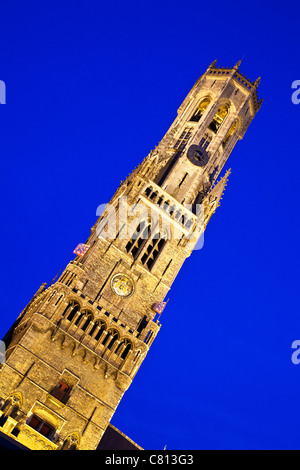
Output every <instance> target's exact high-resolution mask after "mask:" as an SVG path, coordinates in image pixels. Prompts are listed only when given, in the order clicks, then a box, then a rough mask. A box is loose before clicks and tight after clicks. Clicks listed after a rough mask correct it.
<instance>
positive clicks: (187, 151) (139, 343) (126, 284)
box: [0, 62, 261, 450]
mask: <svg viewBox="0 0 300 470" xmlns="http://www.w3.org/2000/svg"><path fill="white" fill-rule="evenodd" d="M239 66H240V63H238V64H236V65H235V66H234V67H233V68H219V67H217V66H216V62H214V63H213V64H211V65H210V67H209V68H208V69H207V70H206V72H205V73H204V74H203V75H202V76H201V77H200V78H199V80H198V81H197V82H196V84H195V85H194V87H193V88H192V90H191V91H190V92H189V94H188V95H187V97H186V99H185V100H184V102H183V103H182V105H181V106H180V108H179V110H178V114H177V117H176V119H175V121H174V122H173V124H172V125H171V127H170V129H169V130H168V131H167V133H166V134H165V136H164V138H163V139H162V141H161V142H160V143H159V145H158V146H157V147H156V148H155V149H154V150H153V151H151V152H150V154H149V155H148V156H147V157H146V158H145V159H144V160H143V162H142V163H141V164H140V165H139V166H138V167H137V168H136V169H135V170H134V171H133V172H132V173H131V174H130V175H129V177H128V178H127V179H126V180H125V181H123V182H122V183H121V185H120V186H119V188H118V189H117V192H116V193H115V195H114V196H113V198H112V200H111V201H110V204H109V205H108V206H107V208H106V209H105V210H104V211H103V213H102V214H101V215H100V218H99V219H98V220H97V222H96V224H95V225H94V227H93V228H92V230H91V234H90V236H89V238H88V239H87V241H86V242H85V244H84V245H83V246H82V247H81V248H82V251H81V252H80V251H78V255H77V256H76V257H75V259H74V260H73V261H71V262H70V263H69V264H68V266H67V267H66V269H65V270H64V271H63V273H62V274H61V276H60V277H59V278H58V279H57V280H56V282H54V283H52V284H51V285H50V286H49V287H48V288H47V286H46V285H42V286H41V288H40V289H39V290H38V291H37V293H36V294H35V295H34V297H33V298H32V300H31V301H30V303H29V304H28V305H27V306H26V308H25V309H24V310H23V312H22V313H21V314H20V316H19V317H18V318H17V320H16V322H15V323H14V325H13V326H12V327H11V329H10V330H9V332H8V333H7V334H6V336H5V337H4V338H3V340H4V342H5V344H6V362H5V363H3V364H2V365H1V373H0V400H1V402H0V410H1V411H0V430H1V431H2V432H4V433H5V434H7V435H9V436H10V437H11V438H13V439H15V440H16V441H18V442H20V443H22V444H23V445H25V446H27V447H28V448H30V449H49V450H50V449H53V450H56V449H58V450H60V449H63V450H64V449H80V450H81V449H91V450H92V449H96V448H97V446H98V443H99V441H100V439H101V437H102V435H103V433H104V432H105V430H106V428H107V426H108V424H109V422H110V420H111V418H112V416H113V414H114V412H115V410H116V408H117V406H118V404H119V402H120V400H121V398H122V396H123V394H124V393H125V391H126V390H127V389H128V387H129V386H130V385H131V383H132V380H133V378H134V376H135V374H136V373H137V371H138V369H139V367H140V365H141V364H142V362H143V360H144V359H145V357H146V355H147V353H148V351H149V349H150V347H151V344H152V343H153V341H154V339H155V337H156V335H157V334H158V332H159V330H160V327H161V324H160V316H159V313H157V312H160V310H159V308H161V309H162V308H163V306H164V304H162V303H163V302H164V300H165V298H166V296H167V294H168V291H169V289H170V287H171V285H172V283H173V281H174V279H175V277H176V276H177V274H178V272H179V271H180V268H181V266H182V264H183V262H184V261H185V259H186V258H187V257H188V256H190V255H191V253H192V251H193V249H194V247H195V244H196V243H197V240H199V237H200V236H201V234H202V233H203V231H204V230H205V228H206V225H207V223H208V221H209V219H210V218H211V216H212V215H213V214H214V212H215V210H216V208H217V207H218V206H219V204H220V199H221V197H222V194H223V192H224V188H225V185H226V182H227V179H228V175H229V172H227V173H226V174H225V175H224V176H223V177H222V178H221V179H220V180H218V177H219V175H220V173H221V171H222V169H223V167H224V165H225V163H226V162H227V159H228V157H229V155H230V154H231V152H232V150H233V148H234V147H235V145H236V143H237V141H238V140H239V139H242V138H243V136H244V134H245V132H246V130H247V128H248V127H249V125H250V123H251V121H252V119H253V118H254V116H255V114H256V112H257V111H258V109H259V108H260V106H261V101H258V98H257V87H258V84H259V81H260V80H259V79H258V80H256V81H255V82H251V81H249V80H248V79H247V78H245V77H244V76H243V75H242V74H241V72H240V71H239ZM217 180H218V181H217ZM199 208H200V210H199ZM161 304H162V305H161ZM157 305H159V308H157Z"/></svg>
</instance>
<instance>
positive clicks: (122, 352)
mask: <svg viewBox="0 0 300 470" xmlns="http://www.w3.org/2000/svg"><path fill="white" fill-rule="evenodd" d="M131 349H132V343H131V341H129V340H128V339H124V340H123V341H121V343H120V344H119V346H118V347H117V349H116V351H115V353H116V354H117V355H119V356H120V357H121V359H124V360H125V359H126V358H127V356H128V354H129V352H130V351H131Z"/></svg>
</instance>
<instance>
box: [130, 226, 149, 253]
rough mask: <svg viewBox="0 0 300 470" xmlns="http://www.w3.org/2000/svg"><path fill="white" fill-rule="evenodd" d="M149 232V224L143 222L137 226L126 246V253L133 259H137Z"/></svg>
mask: <svg viewBox="0 0 300 470" xmlns="http://www.w3.org/2000/svg"><path fill="white" fill-rule="evenodd" d="M150 231H151V224H150V222H146V221H145V220H143V221H142V222H141V223H140V224H139V225H138V226H137V229H136V231H135V233H134V234H133V235H132V237H131V239H130V240H129V242H128V243H127V245H126V251H127V253H131V254H132V256H133V258H134V259H137V257H138V256H139V254H140V252H141V250H142V249H143V246H144V245H145V243H146V241H147V240H148V238H149V234H150Z"/></svg>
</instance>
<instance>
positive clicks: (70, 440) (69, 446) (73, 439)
mask: <svg viewBox="0 0 300 470" xmlns="http://www.w3.org/2000/svg"><path fill="white" fill-rule="evenodd" d="M77 449H78V438H77V436H76V435H71V436H68V437H67V439H66V440H65V441H64V443H63V446H62V448H61V450H77Z"/></svg>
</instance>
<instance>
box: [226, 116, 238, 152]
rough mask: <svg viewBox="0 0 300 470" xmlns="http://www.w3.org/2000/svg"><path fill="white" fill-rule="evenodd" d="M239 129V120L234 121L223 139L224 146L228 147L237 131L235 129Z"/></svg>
mask: <svg viewBox="0 0 300 470" xmlns="http://www.w3.org/2000/svg"><path fill="white" fill-rule="evenodd" d="M236 130H237V121H234V122H233V123H232V124H231V127H230V129H229V131H228V132H227V134H226V136H225V138H224V140H223V148H225V147H226V145H227V144H228V142H229V140H230V138H231V137H232V136H233V134H234V133H235V131H236Z"/></svg>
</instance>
